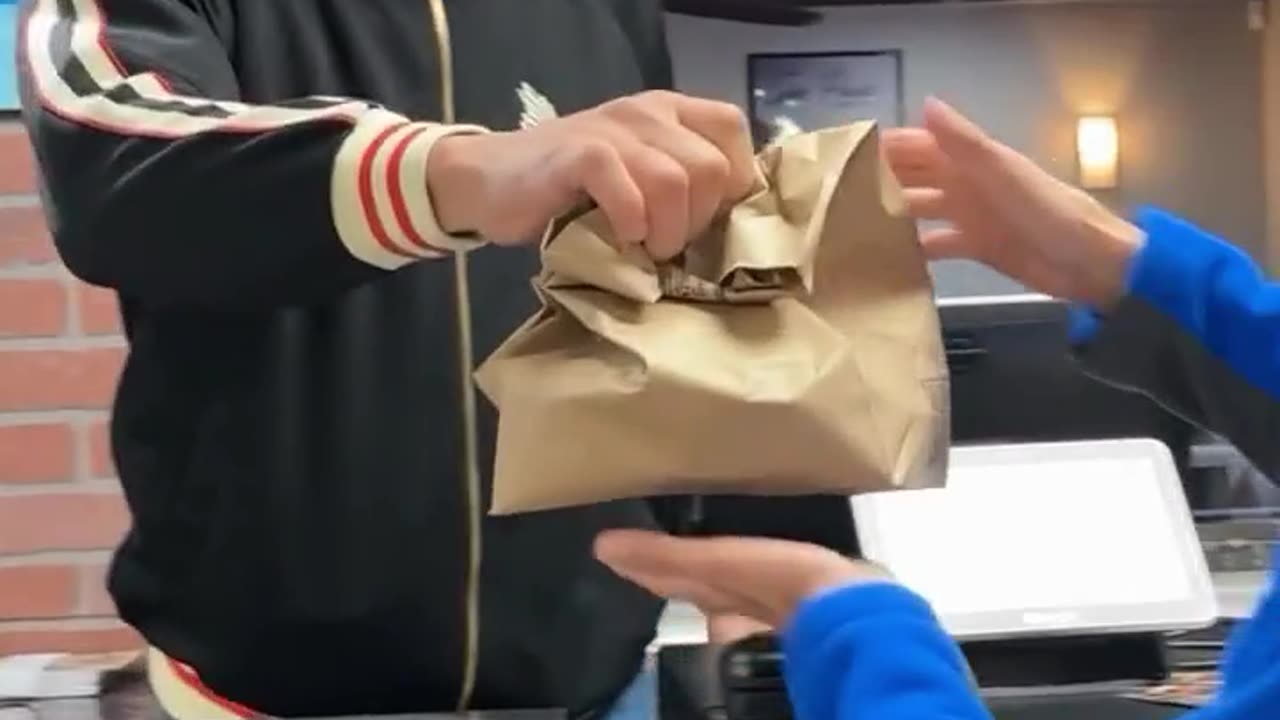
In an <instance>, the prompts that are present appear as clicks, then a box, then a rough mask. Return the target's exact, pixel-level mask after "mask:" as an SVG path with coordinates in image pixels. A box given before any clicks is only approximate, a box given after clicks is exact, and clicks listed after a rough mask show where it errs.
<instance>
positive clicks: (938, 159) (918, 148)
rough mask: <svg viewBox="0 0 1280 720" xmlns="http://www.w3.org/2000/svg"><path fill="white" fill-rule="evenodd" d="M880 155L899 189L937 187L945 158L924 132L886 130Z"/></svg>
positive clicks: (935, 142)
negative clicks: (896, 180)
mask: <svg viewBox="0 0 1280 720" xmlns="http://www.w3.org/2000/svg"><path fill="white" fill-rule="evenodd" d="M882 151H883V153H884V156H885V160H886V162H888V164H889V167H890V168H891V169H892V170H893V173H894V175H895V176H896V177H897V178H898V182H900V183H902V184H903V185H906V186H909V187H910V186H919V185H926V186H938V185H940V184H941V181H942V178H943V171H944V169H945V168H946V165H947V163H946V156H945V155H944V154H943V153H942V150H941V149H940V148H939V147H938V142H937V140H935V139H934V137H933V135H932V134H930V133H929V132H928V131H926V130H920V129H916V128H905V129H890V130H886V131H885V134H884V140H883V142H882Z"/></svg>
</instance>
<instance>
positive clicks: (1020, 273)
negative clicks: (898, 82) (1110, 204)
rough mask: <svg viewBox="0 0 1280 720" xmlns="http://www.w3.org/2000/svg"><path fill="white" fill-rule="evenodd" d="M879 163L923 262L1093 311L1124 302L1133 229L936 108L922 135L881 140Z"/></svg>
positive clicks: (901, 132) (905, 133) (906, 133)
mask: <svg viewBox="0 0 1280 720" xmlns="http://www.w3.org/2000/svg"><path fill="white" fill-rule="evenodd" d="M884 148H885V155H886V157H887V159H888V162H889V165H890V167H891V168H892V169H893V171H894V173H895V174H896V175H897V176H898V179H899V180H900V181H901V182H902V184H903V186H904V187H905V188H906V193H907V202H908V207H909V208H910V211H911V213H912V214H913V215H914V216H915V217H916V218H918V219H921V220H942V221H945V222H946V223H948V225H949V227H945V228H941V229H937V230H932V231H929V232H926V233H925V234H924V236H923V238H922V242H923V244H924V248H925V251H926V254H927V255H928V256H929V258H930V259H935V260H936V259H944V258H963V259H968V260H976V261H978V262H981V263H983V264H985V265H988V266H989V267H991V268H993V269H995V270H997V271H999V272H1001V273H1003V274H1005V275H1008V276H1009V277H1011V278H1013V279H1014V280H1017V281H1019V282H1021V283H1022V284H1024V285H1026V286H1028V287H1031V288H1033V289H1035V290H1038V291H1040V292H1044V293H1047V294H1050V295H1053V296H1055V297H1059V298H1063V299H1067V300H1075V301H1081V302H1087V303H1090V304H1093V305H1095V306H1097V307H1100V308H1105V307H1108V306H1110V305H1111V304H1113V303H1114V302H1115V301H1116V300H1117V299H1118V298H1119V297H1120V295H1121V294H1122V293H1123V292H1124V283H1125V274H1126V272H1127V268H1128V265H1129V261H1130V258H1131V257H1132V256H1133V254H1134V253H1135V252H1136V250H1137V248H1138V247H1139V246H1140V245H1141V243H1142V233H1141V231H1139V230H1138V228H1136V227H1134V226H1133V225H1131V224H1130V223H1128V222H1126V221H1125V220H1123V219H1122V218H1120V217H1118V216H1116V215H1115V214H1113V213H1112V212H1111V211H1109V210H1108V209H1107V208H1106V207H1104V206H1103V205H1102V204H1101V203H1099V202H1098V201H1096V200H1094V199H1093V198H1092V197H1091V196H1090V195H1088V194H1087V193H1085V192H1083V191H1082V190H1079V189H1077V188H1075V187H1072V186H1070V185H1068V184H1066V183H1064V182H1062V181H1060V180H1058V179H1056V178H1054V177H1053V176H1052V175H1050V174H1049V173H1047V172H1045V171H1044V170H1042V169H1041V168H1040V167H1039V166H1037V165H1036V164H1035V163H1034V162H1033V161H1032V160H1031V159H1030V158H1028V157H1026V156H1025V155H1022V154H1020V153H1018V152H1017V151H1015V150H1013V149H1011V148H1009V147H1007V146H1005V145H1003V144H1001V143H999V142H997V141H996V140H994V139H992V138H991V137H989V136H987V135H986V134H985V133H984V132H983V131H982V130H981V129H980V128H978V126H976V125H974V124H973V123H972V122H970V121H969V120H968V119H967V118H965V117H964V116H962V115H960V114H959V113H958V112H956V111H955V110H953V109H952V108H951V107H949V106H948V105H946V104H945V103H942V102H941V101H938V100H930V101H928V103H927V105H926V106H925V122H924V127H922V128H907V129H895V130H888V131H886V132H885V135H884Z"/></svg>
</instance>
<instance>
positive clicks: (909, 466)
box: [477, 123, 949, 514]
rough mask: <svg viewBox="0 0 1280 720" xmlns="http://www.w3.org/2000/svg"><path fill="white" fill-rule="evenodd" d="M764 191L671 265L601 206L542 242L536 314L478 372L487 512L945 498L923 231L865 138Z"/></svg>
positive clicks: (822, 150) (814, 138)
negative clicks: (618, 232)
mask: <svg viewBox="0 0 1280 720" xmlns="http://www.w3.org/2000/svg"><path fill="white" fill-rule="evenodd" d="M759 165H760V169H761V175H762V180H763V182H762V183H761V185H762V187H763V188H764V189H761V190H760V191H759V192H757V193H756V194H755V195H753V196H752V197H750V198H748V199H746V200H744V201H742V202H741V203H739V204H738V205H737V206H736V207H735V208H734V209H733V211H732V213H731V214H729V216H728V217H727V218H726V219H725V220H723V221H721V222H719V223H718V224H717V225H715V226H714V227H712V228H711V229H710V230H709V231H708V232H707V234H706V236H705V237H702V238H700V239H699V240H697V241H696V242H695V243H694V244H692V245H691V246H690V247H689V249H688V250H687V251H686V253H685V254H684V256H683V257H682V258H681V259H680V261H679V262H678V263H676V264H672V265H664V266H661V267H659V266H655V264H654V263H653V262H652V261H651V260H649V259H648V257H647V256H646V255H645V254H644V253H643V251H642V250H640V249H639V248H635V247H630V248H627V249H625V250H623V251H619V250H618V249H615V246H614V245H613V244H612V243H611V242H610V238H609V234H608V226H607V223H606V222H605V221H604V219H603V217H602V215H601V214H600V213H599V212H598V211H593V212H589V213H587V214H585V215H583V216H582V217H580V218H579V219H577V220H575V221H572V222H569V223H568V224H567V225H564V226H563V227H560V228H553V230H552V231H551V232H549V233H548V235H547V237H546V239H545V240H544V243H543V248H542V262H543V272H542V273H541V275H540V276H539V277H538V278H537V280H536V281H535V287H536V289H537V291H538V293H539V295H540V297H541V298H542V301H543V309H542V310H541V311H540V312H539V313H538V314H537V315H535V316H534V317H532V318H531V319H530V320H529V321H528V322H527V323H525V325H524V326H522V327H521V328H520V329H519V330H517V331H516V332H515V333H514V334H513V335H512V336H511V337H510V338H509V339H508V340H507V342H506V343H504V344H503V345H502V346H501V347H500V348H499V349H498V350H497V351H495V352H494V354H493V355H492V356H491V357H489V359H488V360H487V361H486V362H485V363H484V365H483V366H482V367H481V368H480V370H479V371H478V373H477V380H478V382H479V385H480V387H481V389H482V390H483V391H484V392H485V393H486V395H488V397H489V398H490V399H491V400H492V401H493V402H494V404H495V405H496V406H497V407H498V410H499V412H500V416H499V425H498V445H497V459H496V468H495V473H494V487H493V506H492V512H493V513H494V514H508V513H515V512H522V511H531V510H542V509H549V508H556V507H564V506H571V505H580V504H587V503H594V502H601V501H607V500H616V499H622V498H631V497H640V496H655V495H665V494H686V493H700V494H722V493H727V494H750V495H756V494H763V495H790V494H810V493H849V494H851V493H858V492H864V491H872V490H885V489H893V488H908V487H930V486H937V485H940V484H941V483H942V482H943V478H944V475H945V466H946V454H947V452H946V451H947V446H948V444H949V400H948V384H947V372H946V363H945V360H944V355H943V350H942V344H941V338H940V332H939V323H938V316H937V311H936V308H935V305H934V302H933V293H932V287H931V284H930V280H929V276H928V274H927V272H926V269H925V261H924V257H923V255H922V254H921V251H920V248H919V246H918V244H917V238H916V230H915V225H914V223H913V222H912V221H911V220H910V219H908V218H906V217H905V215H904V213H903V201H902V197H901V191H900V189H899V188H898V186H897V185H896V183H895V181H894V180H893V179H892V177H891V175H890V174H889V173H888V171H887V170H885V169H884V168H883V166H882V163H881V159H880V152H879V141H878V135H877V132H876V130H875V128H874V126H873V125H871V124H869V123H864V124H859V125H854V126H850V127H844V128H838V129H833V130H827V131H823V132H817V133H811V134H806V135H797V136H794V137H791V138H788V139H786V140H784V141H782V142H781V143H780V144H779V145H778V146H775V147H771V148H769V149H768V150H766V151H765V152H764V153H762V155H761V156H760V158H759Z"/></svg>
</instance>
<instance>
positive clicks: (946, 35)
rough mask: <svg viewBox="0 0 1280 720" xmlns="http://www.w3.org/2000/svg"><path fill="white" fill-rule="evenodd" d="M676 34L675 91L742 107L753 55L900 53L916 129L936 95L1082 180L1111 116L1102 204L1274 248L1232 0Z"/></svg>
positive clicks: (1242, 39)
mask: <svg viewBox="0 0 1280 720" xmlns="http://www.w3.org/2000/svg"><path fill="white" fill-rule="evenodd" d="M669 30H670V33H669V38H670V42H671V49H672V53H673V55H674V58H675V66H676V76H677V84H678V85H679V86H680V88H681V89H683V90H685V91H687V92H690V93H694V94H698V95H704V96H711V97H718V98H722V99H727V100H731V101H733V102H737V103H739V104H745V101H746V94H747V88H746V77H745V75H746V70H745V66H746V62H745V58H746V55H747V54H748V53H751V52H790V51H838V50H879V49H901V50H902V51H903V52H904V80H905V88H904V93H905V99H906V105H907V109H908V114H909V116H908V119H909V120H914V119H917V118H918V112H919V108H920V107H921V104H922V102H923V100H924V98H925V97H926V96H927V95H929V94H936V95H938V96H940V97H942V98H944V99H946V100H948V101H950V102H952V103H953V104H955V105H957V106H958V107H959V108H960V109H961V110H963V111H964V112H966V113H968V114H969V115H971V116H972V117H973V118H974V119H976V120H977V121H978V122H979V123H981V124H982V125H984V126H985V127H987V128H988V129H989V130H990V131H991V132H992V133H993V134H995V135H996V136H998V137H999V138H1001V139H1002V140H1004V141H1005V142H1007V143H1009V144H1010V145H1012V146H1013V147H1015V148H1017V149H1019V150H1021V151H1023V152H1026V153H1028V154H1030V155H1031V156H1032V157H1033V158H1035V159H1036V160H1037V161H1039V162H1040V163H1042V164H1043V165H1044V166H1046V167H1048V168H1049V169H1050V170H1052V171H1053V172H1055V173H1056V174H1059V175H1060V176H1062V177H1066V178H1071V179H1074V173H1075V155H1074V130H1075V119H1076V117H1077V116H1078V115H1080V114H1084V113H1110V114H1115V115H1116V116H1117V117H1118V119H1119V122H1120V131H1121V155H1122V157H1121V163H1122V167H1121V188H1120V189H1119V190H1118V191H1115V192H1109V193H1107V194H1105V195H1102V196H1100V197H1101V198H1102V199H1103V200H1104V201H1106V202H1107V203H1108V204H1111V205H1112V206H1114V207H1116V208H1118V209H1122V210H1123V209H1128V208H1131V207H1132V206H1134V205H1138V204H1143V203H1155V204H1159V205H1162V206H1165V207H1167V208H1170V209H1172V210H1175V211H1177V212H1180V213H1182V214H1184V215H1186V216H1188V217H1190V218H1192V219H1193V220H1195V221H1197V222H1199V223H1201V224H1203V225H1205V226H1207V227H1208V228H1210V229H1212V230H1214V231H1216V232H1219V233H1222V234H1224V235H1226V236H1227V237H1230V238H1232V239H1233V240H1235V241H1236V242H1238V243H1240V244H1241V245H1242V246H1244V247H1246V248H1248V249H1249V250H1250V251H1252V252H1259V251H1261V250H1262V249H1263V248H1264V247H1265V246H1266V241H1265V237H1266V216H1265V212H1264V204H1263V203H1264V191H1263V174H1264V170H1263V161H1262V159H1261V155H1262V141H1261V129H1260V123H1261V115H1262V104H1261V100H1260V83H1261V79H1260V73H1261V57H1262V55H1261V48H1262V44H1261V36H1260V35H1259V34H1258V33H1256V32H1253V31H1251V30H1249V28H1248V26H1247V23H1246V16H1245V12H1244V9H1243V3H1241V2H1238V1H1237V0H1209V1H1208V2H1207V3H1197V4H1192V5H1188V4H1185V3H1180V2H1173V1H1172V0H1169V2H1165V3H1160V4H1157V5H1151V4H1145V5H1135V4H1133V3H1119V2H1117V3H1102V4H1096V3H1095V4H1091V5H1084V4H1063V5H1044V4H1025V5H1024V4H1018V5H980V6H963V7H957V6H945V5H933V6H919V7H896V8H890V7H870V8H842V9H831V10H828V11H827V20H826V22H825V23H823V24H822V25H820V26H816V27H810V28H802V29H795V28H770V27H761V26H754V25H747V24H737V23H727V22H722V21H715V20H702V19H694V18H687V17H678V16H673V17H672V18H671V19H670V21H669ZM937 275H938V280H939V290H940V292H942V293H943V294H947V295H954V294H975V293H976V294H983V293H988V292H1001V291H1009V290H1016V287H1011V286H1010V285H1008V284H1007V283H1005V282H1003V281H1002V279H1000V278H996V277H994V276H991V275H988V274H987V273H985V271H983V270H982V269H980V268H973V267H965V266H956V265H954V264H950V265H948V266H947V267H944V268H941V269H940V272H938V273H937Z"/></svg>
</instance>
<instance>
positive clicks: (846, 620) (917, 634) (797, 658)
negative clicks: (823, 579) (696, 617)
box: [783, 583, 991, 720]
mask: <svg viewBox="0 0 1280 720" xmlns="http://www.w3.org/2000/svg"><path fill="white" fill-rule="evenodd" d="M783 655H784V664H783V667H784V670H783V671H784V673H785V676H786V682H787V691H788V692H789V693H790V696H791V704H792V707H793V708H794V709H795V714H796V718H797V720H907V719H908V718H911V719H915V718H928V720H989V718H990V717H991V715H990V714H989V713H988V712H987V710H986V708H985V707H984V706H983V705H982V702H981V700H979V698H978V694H977V691H976V689H975V687H974V684H973V682H972V680H971V677H972V675H971V674H970V672H969V669H968V665H967V664H966V662H965V659H964V656H963V655H962V654H961V652H960V648H959V647H957V646H956V644H955V642H954V641H952V640H951V638H950V637H949V636H948V635H947V634H946V632H945V631H944V630H943V629H942V626H941V625H940V624H939V623H938V621H937V619H936V618H935V617H934V615H933V612H932V611H931V610H930V609H929V606H928V605H927V604H926V603H925V601H924V600H923V599H921V598H920V597H919V596H917V595H915V594H914V593H912V592H911V591H910V590H907V589H906V588H903V587H901V586H898V585H895V584H892V583H866V584H861V585H852V586H849V587H846V588H843V589H840V590H835V591H833V592H830V593H827V594H824V595H819V596H817V597H815V598H812V599H810V600H809V601H807V602H806V603H805V604H804V605H803V606H802V607H801V608H800V611H799V612H798V613H797V614H796V617H795V619H794V620H793V621H792V623H791V626H790V627H789V628H788V629H787V631H786V634H785V636H784V638H783Z"/></svg>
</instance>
